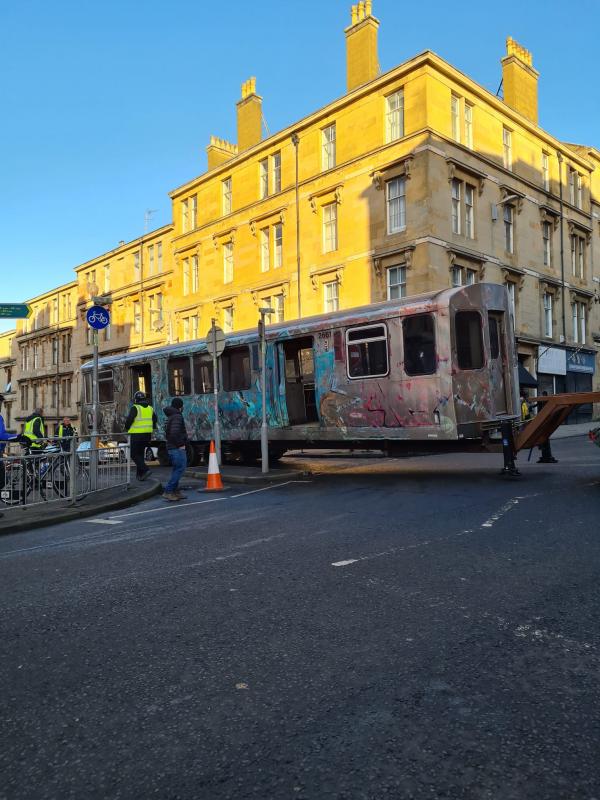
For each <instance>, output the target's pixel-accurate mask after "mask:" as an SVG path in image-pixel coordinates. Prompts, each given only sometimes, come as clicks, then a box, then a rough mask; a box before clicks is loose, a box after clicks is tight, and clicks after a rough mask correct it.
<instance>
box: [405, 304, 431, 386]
mask: <svg viewBox="0 0 600 800" xmlns="http://www.w3.org/2000/svg"><path fill="white" fill-rule="evenodd" d="M402 334H403V340H404V371H405V372H406V374H407V375H433V373H434V372H435V371H436V368H437V365H436V355H435V329H434V325H433V317H432V315H431V314H417V315H416V316H414V317H405V318H404V320H403V321H402Z"/></svg>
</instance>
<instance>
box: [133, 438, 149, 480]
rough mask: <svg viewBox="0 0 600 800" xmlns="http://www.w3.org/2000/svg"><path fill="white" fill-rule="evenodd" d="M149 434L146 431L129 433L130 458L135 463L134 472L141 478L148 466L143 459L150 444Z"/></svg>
mask: <svg viewBox="0 0 600 800" xmlns="http://www.w3.org/2000/svg"><path fill="white" fill-rule="evenodd" d="M151 438H152V437H151V436H150V435H149V434H148V433H132V434H131V460H132V461H133V463H134V464H135V472H136V475H137V477H138V478H141V477H142V475H144V474H145V473H146V472H148V467H147V466H146V461H145V460H144V453H145V452H146V448H147V447H148V445H149V444H150V440H151Z"/></svg>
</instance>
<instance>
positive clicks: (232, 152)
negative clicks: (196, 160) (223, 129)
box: [206, 136, 238, 169]
mask: <svg viewBox="0 0 600 800" xmlns="http://www.w3.org/2000/svg"><path fill="white" fill-rule="evenodd" d="M237 152H238V149H237V145H235V144H231V142H228V141H226V140H225V139H219V137H218V136H211V137H210V144H209V145H208V147H207V148H206V155H207V156H208V168H209V169H213V168H214V167H218V166H219V164H224V163H225V162H226V161H229V159H230V158H233V157H234V156H237Z"/></svg>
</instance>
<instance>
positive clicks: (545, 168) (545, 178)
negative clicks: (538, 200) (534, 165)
mask: <svg viewBox="0 0 600 800" xmlns="http://www.w3.org/2000/svg"><path fill="white" fill-rule="evenodd" d="M542 184H543V186H544V190H545V191H546V192H549V191H550V157H549V156H548V153H542Z"/></svg>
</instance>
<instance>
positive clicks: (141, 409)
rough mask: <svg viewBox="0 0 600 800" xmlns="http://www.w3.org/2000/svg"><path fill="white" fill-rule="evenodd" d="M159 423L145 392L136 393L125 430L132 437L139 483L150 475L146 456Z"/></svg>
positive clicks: (133, 456)
mask: <svg viewBox="0 0 600 800" xmlns="http://www.w3.org/2000/svg"><path fill="white" fill-rule="evenodd" d="M157 422H158V420H157V419H156V414H155V413H154V409H153V408H152V406H151V405H150V403H149V402H148V399H147V397H146V395H145V394H144V392H136V393H135V394H134V396H133V405H132V406H131V408H130V409H129V414H128V415H127V419H126V420H125V430H126V431H127V433H128V434H129V435H130V437H131V460H132V461H133V462H134V464H135V469H136V476H137V479H138V481H143V480H145V479H146V478H147V477H148V475H149V473H150V469H149V468H148V467H147V466H146V461H145V458H144V456H145V452H146V447H148V446H149V445H150V442H151V441H152V433H153V431H154V428H156V425H157Z"/></svg>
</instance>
